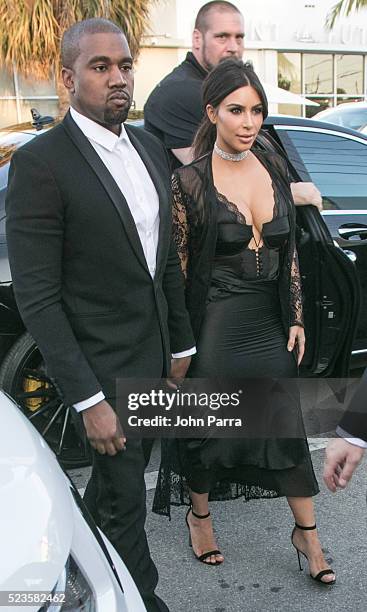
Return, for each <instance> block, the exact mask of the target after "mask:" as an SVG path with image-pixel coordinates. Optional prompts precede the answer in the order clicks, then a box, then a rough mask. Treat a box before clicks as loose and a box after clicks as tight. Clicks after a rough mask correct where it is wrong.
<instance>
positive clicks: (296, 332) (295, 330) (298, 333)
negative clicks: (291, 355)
mask: <svg viewBox="0 0 367 612" xmlns="http://www.w3.org/2000/svg"><path fill="white" fill-rule="evenodd" d="M305 342H306V340H305V330H304V329H303V327H301V326H300V325H292V327H290V328H289V338H288V344H287V349H288V351H289V352H291V351H293V350H294V347H296V348H297V365H299V364H300V363H301V361H302V359H303V355H304V352H305Z"/></svg>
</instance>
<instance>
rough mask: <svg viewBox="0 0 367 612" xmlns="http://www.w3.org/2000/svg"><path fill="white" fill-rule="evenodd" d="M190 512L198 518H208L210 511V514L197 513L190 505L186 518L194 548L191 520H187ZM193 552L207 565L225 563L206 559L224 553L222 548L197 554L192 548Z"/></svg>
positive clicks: (190, 542) (190, 543) (190, 544)
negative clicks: (209, 561)
mask: <svg viewBox="0 0 367 612" xmlns="http://www.w3.org/2000/svg"><path fill="white" fill-rule="evenodd" d="M190 512H192V515H193V516H194V517H195V518H198V519H206V518H208V517H209V516H210V512H208V514H196V512H194V510H193V509H192V506H190V508H189V509H188V511H187V512H186V517H185V520H186V525H187V528H188V530H189V534H190V535H189V546H190V547H191V548H192V541H191V532H190V525H189V521H188V520H187V517H188V516H189V514H190ZM192 552H193V553H194V555H195V558H196V559H197V560H198V561H201V563H204V564H205V565H221V564H222V563H223V561H216V562H215V563H205V559H208V557H211V556H212V555H221V554H222V553H221V552H220V550H209V551H208V552H205V553H203V554H202V555H197V554H196V552H195V551H194V549H193V550H192Z"/></svg>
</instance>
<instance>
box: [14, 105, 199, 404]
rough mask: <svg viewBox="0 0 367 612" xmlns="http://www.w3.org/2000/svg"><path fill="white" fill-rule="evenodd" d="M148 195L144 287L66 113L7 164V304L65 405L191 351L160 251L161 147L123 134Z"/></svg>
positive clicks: (133, 245)
mask: <svg viewBox="0 0 367 612" xmlns="http://www.w3.org/2000/svg"><path fill="white" fill-rule="evenodd" d="M126 130H127V132H128V135H129V138H130V140H131V142H132V144H133V146H134V147H135V149H136V150H137V152H138V153H139V155H140V157H141V159H142V160H143V162H144V164H145V166H146V168H147V170H148V172H149V174H150V176H151V178H152V180H153V183H154V185H155V187H156V190H157V192H158V195H159V214H160V230H159V246H158V252H157V267H156V274H155V278H154V280H153V279H152V278H151V275H150V273H149V270H148V267H147V264H146V260H145V257H144V253H143V250H142V246H141V243H140V239H139V236H138V232H137V229H136V226H135V223H134V220H133V217H132V215H131V212H130V209H129V207H128V205H127V202H126V200H125V198H124V196H123V194H122V193H121V191H120V189H119V188H118V186H117V184H116V183H115V181H114V180H113V178H112V176H111V174H110V173H109V171H108V170H107V168H106V166H105V165H104V164H103V162H102V161H101V159H100V158H99V156H98V155H97V153H96V152H95V150H94V148H93V147H92V145H91V144H90V143H89V141H88V139H87V138H86V137H85V136H84V134H83V133H82V131H81V130H80V129H79V127H78V126H77V125H76V123H75V122H74V121H73V119H72V118H71V115H70V114H69V113H68V114H67V115H66V117H65V119H64V121H63V122H62V123H61V124H59V125H58V126H57V127H55V128H53V129H52V130H50V131H49V132H47V133H45V134H44V135H41V136H39V137H37V138H35V139H34V140H33V141H32V142H30V143H28V144H26V145H25V146H23V147H22V148H21V149H19V150H18V151H17V152H16V153H15V154H14V155H13V158H12V163H11V168H10V174H9V187H8V195H7V203H6V206H7V239H8V247H9V260H10V266H11V271H12V278H13V284H14V289H15V296H16V299H17V303H18V307H19V310H20V313H21V316H22V318H23V320H24V323H25V325H26V327H27V328H28V330H29V331H30V333H31V334H32V336H33V337H34V339H35V341H36V342H37V344H38V346H39V348H40V350H41V352H42V354H43V356H44V359H45V361H46V365H47V369H48V374H49V375H50V376H51V377H52V378H53V379H54V381H55V383H56V384H57V385H58V387H59V388H60V389H61V392H62V394H63V397H64V401H65V402H66V403H67V404H73V403H76V402H78V401H81V400H83V399H86V398H87V397H89V396H92V395H93V394H95V393H97V392H98V391H99V390H101V389H102V390H103V391H104V393H105V395H106V397H108V398H113V397H114V396H115V381H116V378H118V377H135V376H138V377H139V376H140V377H147V378H149V377H160V376H162V374H165V373H167V371H168V368H169V362H170V353H171V351H172V352H179V351H182V350H185V349H188V348H190V347H191V346H193V345H194V339H193V336H192V332H191V327H190V323H189V318H188V315H187V312H186V309H185V303H184V288H183V279H182V274H181V271H180V267H179V261H178V257H177V253H176V249H175V247H174V245H173V242H172V240H171V194H170V177H169V169H168V164H167V157H166V154H165V152H164V149H163V146H162V145H161V143H160V142H159V141H158V140H157V139H156V138H154V137H153V136H152V135H150V134H148V133H147V132H144V131H143V130H141V129H139V128H134V127H129V126H126Z"/></svg>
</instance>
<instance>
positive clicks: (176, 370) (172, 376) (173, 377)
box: [167, 357, 191, 389]
mask: <svg viewBox="0 0 367 612" xmlns="http://www.w3.org/2000/svg"><path fill="white" fill-rule="evenodd" d="M190 363H191V357H179V358H178V359H177V358H176V359H175V358H174V359H172V361H171V371H170V373H169V377H168V378H167V384H168V386H169V387H171V389H177V387H179V386H180V385H181V384H182V383H183V381H184V379H185V376H186V372H187V370H188V369H189V365H190Z"/></svg>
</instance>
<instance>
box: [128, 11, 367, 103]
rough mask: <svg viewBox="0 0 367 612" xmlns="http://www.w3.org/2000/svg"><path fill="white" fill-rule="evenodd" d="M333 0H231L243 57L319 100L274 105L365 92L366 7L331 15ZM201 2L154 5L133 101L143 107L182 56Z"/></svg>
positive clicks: (272, 78) (263, 74)
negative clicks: (241, 20) (240, 25)
mask: <svg viewBox="0 0 367 612" xmlns="http://www.w3.org/2000/svg"><path fill="white" fill-rule="evenodd" d="M335 3H336V0H313V1H309V2H307V0H282V1H281V2H280V1H279V0H234V1H233V4H235V5H236V6H237V7H238V8H239V9H240V10H241V12H242V13H243V15H244V17H245V48H246V51H245V55H244V58H245V59H251V60H252V61H253V63H254V66H255V69H256V71H257V72H258V74H259V76H260V78H261V79H263V80H264V81H266V82H267V83H270V84H274V85H279V86H280V87H283V88H285V89H289V90H290V91H292V92H294V93H298V94H301V95H304V96H307V98H310V99H314V100H315V101H316V102H318V103H319V104H320V107H304V106H301V105H300V106H295V105H289V106H286V105H283V104H281V105H279V107H278V108H274V107H273V108H272V109H271V110H272V111H277V110H278V112H283V113H290V114H299V115H302V114H303V115H310V114H312V113H314V112H318V111H319V110H321V109H322V108H324V107H326V106H334V105H336V104H338V103H340V102H342V101H352V100H365V99H366V95H367V61H366V55H367V10H365V9H364V10H362V11H360V12H358V13H355V14H354V15H351V16H350V17H348V18H341V19H339V20H338V21H337V23H336V25H335V27H334V29H333V30H332V31H331V32H330V31H328V30H327V29H326V28H325V21H326V16H327V14H328V13H329V11H330V9H331V8H332V7H333V6H334V4H335ZM203 4H204V2H200V1H197V0H165V1H164V2H160V3H159V4H158V5H157V6H155V7H154V8H153V10H152V13H151V15H152V18H151V32H150V33H149V34H148V35H147V36H145V37H144V40H143V49H142V52H141V55H140V58H139V61H138V66H137V73H136V90H135V91H136V93H135V100H136V106H137V108H142V107H143V105H144V102H145V100H146V97H147V94H148V93H149V92H150V91H151V89H152V88H153V86H154V85H155V84H156V83H157V82H158V81H159V80H160V79H161V78H162V77H163V76H164V75H165V74H167V73H168V72H169V71H170V70H171V69H172V68H173V67H174V66H175V65H177V64H178V63H179V62H180V61H182V59H183V58H184V57H185V54H186V52H187V50H188V49H189V48H190V45H191V32H192V29H193V24H194V20H195V16H196V14H197V12H198V10H199V8H200V6H202V5H203Z"/></svg>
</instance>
